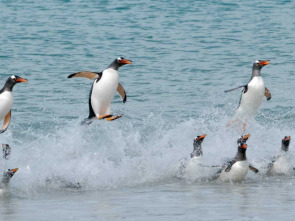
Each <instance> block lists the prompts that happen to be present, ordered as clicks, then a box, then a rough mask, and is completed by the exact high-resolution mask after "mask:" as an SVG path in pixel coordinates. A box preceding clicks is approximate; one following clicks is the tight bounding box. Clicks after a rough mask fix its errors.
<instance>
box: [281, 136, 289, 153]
mask: <svg viewBox="0 0 295 221" xmlns="http://www.w3.org/2000/svg"><path fill="white" fill-rule="evenodd" d="M290 141H291V137H290V136H285V137H284V138H283V139H282V147H281V150H283V151H285V152H287V151H288V150H289V144H290Z"/></svg>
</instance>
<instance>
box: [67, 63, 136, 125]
mask: <svg viewBox="0 0 295 221" xmlns="http://www.w3.org/2000/svg"><path fill="white" fill-rule="evenodd" d="M125 64H132V61H131V60H127V59H125V58H123V57H119V58H117V59H115V60H114V61H113V62H112V63H111V64H110V65H109V66H108V68H107V69H105V70H104V71H102V72H90V71H82V72H77V73H74V74H71V75H69V76H68V78H73V77H85V78H89V79H92V80H94V81H93V84H92V87H91V90H90V95H89V116H88V119H92V118H94V117H96V118H97V119H107V120H108V121H112V120H115V119H118V118H120V117H121V116H122V115H118V116H113V115H111V102H112V100H113V98H114V96H115V93H116V91H118V92H119V94H120V95H121V97H122V99H123V103H125V102H126V100H127V95H126V92H125V89H124V88H123V86H122V85H121V84H120V83H119V74H118V70H119V68H120V67H121V66H123V65H125Z"/></svg>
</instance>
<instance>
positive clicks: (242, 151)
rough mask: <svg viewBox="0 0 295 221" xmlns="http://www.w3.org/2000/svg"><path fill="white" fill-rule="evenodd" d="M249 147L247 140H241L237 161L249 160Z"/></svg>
mask: <svg viewBox="0 0 295 221" xmlns="http://www.w3.org/2000/svg"><path fill="white" fill-rule="evenodd" d="M247 147H248V145H247V144H246V142H241V143H239V144H238V152H237V155H236V157H235V160H237V161H242V160H247V158H246V151H247Z"/></svg>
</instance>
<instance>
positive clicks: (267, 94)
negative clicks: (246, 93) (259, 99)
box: [264, 88, 271, 101]
mask: <svg viewBox="0 0 295 221" xmlns="http://www.w3.org/2000/svg"><path fill="white" fill-rule="evenodd" d="M264 96H265V97H266V100H268V101H269V100H270V99H271V93H270V92H269V90H268V89H267V88H265V92H264Z"/></svg>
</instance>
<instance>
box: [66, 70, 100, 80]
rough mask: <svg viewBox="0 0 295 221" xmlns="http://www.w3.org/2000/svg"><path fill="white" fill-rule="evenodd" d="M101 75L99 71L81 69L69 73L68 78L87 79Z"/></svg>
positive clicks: (98, 77) (97, 77)
mask: <svg viewBox="0 0 295 221" xmlns="http://www.w3.org/2000/svg"><path fill="white" fill-rule="evenodd" d="M101 76H102V73H99V72H91V71H81V72H77V73H74V74H70V75H69V76H68V78H76V77H81V78H88V79H91V80H94V79H100V78H101Z"/></svg>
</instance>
